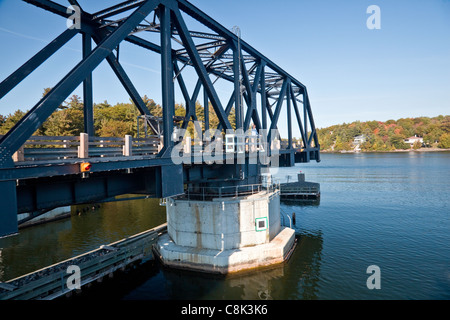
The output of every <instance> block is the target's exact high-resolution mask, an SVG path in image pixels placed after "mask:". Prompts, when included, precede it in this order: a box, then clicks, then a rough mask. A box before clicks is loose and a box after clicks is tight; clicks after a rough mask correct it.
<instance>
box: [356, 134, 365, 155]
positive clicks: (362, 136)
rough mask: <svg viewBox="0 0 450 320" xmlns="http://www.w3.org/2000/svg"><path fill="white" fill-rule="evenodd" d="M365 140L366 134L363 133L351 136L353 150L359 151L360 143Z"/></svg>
mask: <svg viewBox="0 0 450 320" xmlns="http://www.w3.org/2000/svg"><path fill="white" fill-rule="evenodd" d="M366 141H367V136H366V135H365V134H361V135H359V136H356V137H354V138H353V142H352V145H353V150H354V151H356V152H359V151H361V145H362V144H363V143H364V142H366Z"/></svg>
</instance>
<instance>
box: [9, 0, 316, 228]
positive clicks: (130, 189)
mask: <svg viewBox="0 0 450 320" xmlns="http://www.w3.org/2000/svg"><path fill="white" fill-rule="evenodd" d="M24 1H25V2H27V3H29V4H31V5H34V6H37V7H39V8H42V9H44V10H45V11H48V12H51V13H53V14H56V15H59V16H61V17H62V18H63V19H74V25H73V26H72V27H70V28H67V29H66V30H65V31H64V32H63V33H61V34H60V35H59V36H58V37H56V38H55V39H54V40H53V41H52V42H50V43H49V44H48V45H46V46H45V47H44V48H43V49H42V50H41V51H39V52H38V53H36V54H35V55H34V56H33V57H32V58H31V59H29V60H28V61H27V62H25V63H24V64H23V65H22V66H21V67H20V68H18V69H17V70H16V71H15V72H13V73H12V74H11V75H10V76H9V77H7V78H6V79H5V80H3V81H2V82H1V83H0V99H2V98H3V97H4V96H5V95H6V94H8V93H9V92H10V91H11V90H12V89H14V88H15V87H16V86H17V85H18V84H19V83H20V82H21V81H22V80H23V79H25V78H26V77H27V76H28V75H29V74H30V73H32V72H33V71H34V70H36V69H37V68H38V67H39V66H40V65H41V64H42V63H44V62H45V61H46V60H47V59H48V58H50V57H51V56H52V55H53V54H54V53H56V52H57V51H58V50H60V49H61V48H62V47H63V46H64V45H65V44H66V43H67V42H69V40H71V39H72V38H74V37H75V36H76V35H77V34H81V35H82V59H81V61H80V62H79V63H78V64H77V65H75V66H74V67H73V69H72V70H71V71H70V72H69V73H67V74H66V75H65V76H64V77H63V78H62V79H61V80H60V81H59V82H58V83H57V84H56V85H55V86H54V87H53V88H52V89H51V90H50V91H49V92H48V93H47V94H46V95H45V96H44V97H43V98H42V99H41V100H40V101H38V102H37V103H36V104H35V105H34V106H33V107H32V108H31V109H30V111H29V112H28V113H27V114H26V115H25V116H24V117H23V118H22V119H20V121H19V122H18V123H17V124H16V125H15V126H14V127H13V128H12V129H11V130H10V131H9V132H8V133H7V134H5V135H4V136H3V137H1V138H0V151H1V155H0V195H1V205H2V209H1V210H0V236H3V235H9V234H14V233H16V232H17V229H18V227H17V214H18V213H24V212H29V213H33V214H35V215H38V214H41V213H42V212H45V211H46V210H49V209H52V208H55V207H58V206H64V205H72V204H77V203H86V202H94V201H99V200H103V199H108V198H112V197H115V196H116V195H120V194H126V193H143V194H150V195H152V196H153V197H158V198H165V197H169V196H173V195H178V194H182V193H183V192H184V188H185V185H186V184H198V185H202V184H203V185H204V184H210V185H214V184H216V185H221V186H222V185H250V184H252V183H255V182H256V180H257V179H258V177H259V174H260V165H254V164H249V163H248V161H247V162H246V163H244V164H237V163H235V164H233V165H230V164H214V165H207V164H206V163H201V164H198V163H194V164H188V165H186V164H184V165H183V164H174V163H173V161H172V160H171V157H170V154H171V151H172V150H173V148H174V146H175V145H176V144H177V143H180V142H175V141H172V139H171V134H169V133H171V132H173V129H174V113H175V98H174V92H175V89H176V86H177V85H178V89H179V90H180V91H181V92H182V95H183V98H184V104H185V107H186V114H185V117H184V119H183V121H182V124H181V127H182V128H186V127H187V125H188V123H189V121H192V120H197V118H196V107H195V103H196V101H197V99H198V96H199V94H200V91H201V90H202V89H203V102H204V106H208V104H209V103H210V104H211V105H212V108H213V111H214V113H215V114H216V115H217V118H218V119H219V125H218V127H217V129H218V130H221V131H223V132H225V131H226V130H229V129H233V128H234V129H243V130H244V131H245V130H247V129H248V128H249V126H250V125H251V124H254V125H255V126H256V128H257V130H262V129H266V130H267V131H268V132H271V130H273V129H277V127H278V126H279V125H281V123H280V122H279V120H280V114H281V111H282V109H284V110H285V112H286V114H287V119H286V122H285V124H286V128H287V143H285V144H283V145H282V147H281V149H280V150H279V157H280V161H279V164H280V165H281V166H293V165H294V164H295V163H296V162H309V161H310V160H316V161H320V158H319V151H320V146H319V142H318V137H317V134H316V129H315V125H314V120H313V115H312V110H311V106H310V102H309V97H308V93H307V89H306V87H305V86H304V85H303V84H302V83H301V82H300V81H298V80H297V79H295V78H294V77H292V76H291V75H290V74H288V73H287V72H286V71H284V70H283V69H281V68H280V67H279V66H277V65H276V64H275V63H274V62H272V61H271V60H269V59H268V58H267V57H265V56H264V55H262V54H261V53H260V52H258V51H257V50H256V49H254V48H253V47H252V46H250V45H249V44H248V43H247V42H245V41H243V40H242V39H240V36H239V34H238V32H233V31H231V30H228V29H227V28H225V27H223V26H222V25H221V24H219V23H218V22H216V21H215V20H214V19H212V18H211V17H209V16H208V15H207V14H205V13H204V12H202V11H201V10H200V9H198V8H196V7H195V6H193V5H192V4H191V3H189V2H187V1H185V0H130V1H124V2H121V3H118V4H116V5H113V6H111V7H109V8H105V9H103V10H100V11H98V12H94V13H88V12H86V11H84V10H83V7H82V6H80V3H78V2H77V1H76V0H69V1H68V3H67V6H69V5H71V6H72V10H68V7H67V6H64V5H61V4H59V3H56V2H54V1H50V0H24ZM77 8H79V9H80V10H79V11H78V12H77ZM77 14H78V15H77ZM187 17H189V19H187ZM43 19H45V17H43ZM192 20H195V21H196V22H197V24H200V25H201V26H203V27H204V29H205V30H208V31H207V32H204V31H195V30H192V29H191V28H189V27H188V25H187V21H192ZM234 31H236V30H234ZM147 33H154V34H159V37H158V39H159V43H154V42H152V41H149V40H148V39H146V38H145V35H146V34H147ZM93 42H94V43H95V44H96V45H95V46H92V43H93ZM124 42H126V43H131V44H133V45H136V46H138V47H141V48H144V49H146V50H149V51H151V52H154V53H158V54H159V55H160V66H161V87H162V108H163V115H162V119H161V120H162V126H161V127H162V136H161V137H162V138H161V144H160V147H159V148H157V152H154V153H151V154H148V153H147V154H145V153H144V154H135V155H132V154H125V153H124V154H121V155H115V156H108V155H106V156H105V155H104V154H103V155H101V156H99V154H97V156H95V155H94V154H92V153H91V155H90V156H89V155H88V156H87V158H78V157H70V156H67V157H60V158H59V159H53V160H34V161H33V160H26V159H24V158H23V157H22V158H21V157H17V153H18V152H23V148H24V146H25V147H26V145H27V143H29V141H30V139H32V138H33V134H34V133H35V132H36V130H37V129H38V128H39V127H40V126H41V125H42V124H43V123H44V121H45V120H46V119H47V118H48V117H49V116H50V115H51V114H52V113H53V112H54V111H55V110H56V109H57V108H58V106H60V105H61V103H63V102H64V100H65V99H66V98H67V97H68V96H69V95H70V94H71V93H72V92H73V91H74V90H75V89H76V88H77V87H78V86H79V85H80V84H82V87H83V103H84V131H85V133H86V134H87V136H88V137H89V138H90V140H89V141H92V139H93V138H94V137H95V131H94V116H93V85H94V84H93V81H92V73H93V71H94V70H95V68H96V67H97V66H98V65H99V64H100V63H101V62H102V61H104V60H106V61H107V63H108V64H109V66H110V67H111V69H112V70H113V71H114V74H115V76H116V77H117V79H118V80H119V81H120V83H121V84H122V86H123V87H124V88H125V90H126V91H127V93H128V94H129V96H130V98H131V99H132V101H133V102H134V104H135V105H136V107H137V108H138V110H139V112H140V113H141V114H142V115H143V116H148V117H145V119H147V121H148V124H149V125H150V126H151V127H152V128H154V127H155V126H156V122H155V120H154V119H155V118H154V117H153V115H151V114H150V112H149V110H148V108H147V106H146V105H145V103H144V101H143V100H142V97H141V95H140V94H139V93H138V91H137V89H136V87H135V85H134V84H133V82H132V81H131V79H130V77H129V76H128V75H127V73H126V72H125V70H124V68H123V67H122V65H121V63H120V60H119V48H120V45H121V44H122V43H124ZM156 42H158V41H156ZM5 50H11V48H8V49H7V48H5ZM189 68H193V69H194V70H195V74H196V76H197V79H196V84H195V88H194V90H193V92H189V90H188V86H187V83H186V82H185V79H184V78H183V76H184V73H183V72H184V70H186V69H189ZM217 80H220V81H226V82H228V83H231V87H232V88H233V89H232V90H230V93H229V94H230V96H229V99H228V100H227V101H221V100H220V99H219V95H218V93H217V90H216V86H217V84H216V81H217ZM233 108H234V111H235V123H230V121H229V118H228V115H229V114H230V112H231V110H232V109H233ZM204 112H205V114H204V117H205V123H204V130H208V129H210V128H209V120H208V119H209V108H207V107H206V108H204ZM283 122H284V120H283ZM285 124H282V125H283V126H284V125H285ZM294 126H297V129H299V131H300V134H301V145H300V146H299V145H297V146H295V145H294V144H293V136H292V129H293V127H294ZM165 133H166V134H165ZM96 138H97V139H98V137H96ZM265 138H266V139H267V140H268V142H269V143H270V142H271V141H273V139H274V137H273V136H271V134H270V133H269V134H268V135H267V137H265ZM25 150H26V149H25ZM13 158H14V159H15V160H16V161H14V160H13ZM86 162H88V163H89V164H90V170H89V172H88V173H86V172H82V171H83V169H82V167H81V166H80V163H86Z"/></svg>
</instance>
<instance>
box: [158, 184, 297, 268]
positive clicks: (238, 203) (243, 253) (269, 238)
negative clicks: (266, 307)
mask: <svg viewBox="0 0 450 320" xmlns="http://www.w3.org/2000/svg"><path fill="white" fill-rule="evenodd" d="M244 187H245V190H246V192H240V191H243V190H244ZM249 190H252V191H250V192H249ZM220 194H221V195H220V196H219V195H218V194H217V193H216V195H215V196H214V197H212V198H210V199H208V200H204V201H203V200H193V199H188V198H187V196H183V197H178V198H176V197H175V198H170V199H168V200H167V203H166V211H167V233H166V234H164V235H162V236H160V238H159V239H158V241H157V243H156V244H155V251H156V252H157V255H158V256H159V258H160V260H161V262H162V263H163V264H164V265H166V266H169V267H174V268H182V269H190V270H196V271H203V272H209V273H218V274H227V273H234V272H240V271H245V270H249V269H253V268H258V267H266V266H270V265H274V264H278V263H282V262H283V261H285V259H286V258H287V257H288V256H289V254H290V252H291V250H292V249H293V247H294V243H295V232H294V230H292V229H290V228H286V227H282V226H281V224H280V192H279V190H278V189H276V188H273V187H271V188H267V189H265V188H263V187H262V186H261V185H258V186H256V185H255V186H252V188H251V189H250V187H249V186H241V187H240V190H237V189H236V195H237V196H236V195H235V196H229V195H228V196H223V195H224V194H225V195H227V193H226V192H220ZM201 198H202V197H201Z"/></svg>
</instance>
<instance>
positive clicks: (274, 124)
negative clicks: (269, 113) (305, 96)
mask: <svg viewBox="0 0 450 320" xmlns="http://www.w3.org/2000/svg"><path fill="white" fill-rule="evenodd" d="M288 82H289V78H287V79H284V81H283V85H282V86H281V91H280V95H279V96H278V102H277V106H276V108H275V113H274V114H273V117H272V122H271V123H270V130H269V133H268V135H267V138H268V140H267V141H268V142H269V143H270V139H271V138H272V130H275V129H276V127H277V122H278V117H279V116H280V111H281V106H282V105H283V100H284V97H285V96H286V88H287V85H288Z"/></svg>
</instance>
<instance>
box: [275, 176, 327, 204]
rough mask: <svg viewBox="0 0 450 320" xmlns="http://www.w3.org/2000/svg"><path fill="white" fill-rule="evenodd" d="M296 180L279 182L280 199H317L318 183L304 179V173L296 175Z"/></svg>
mask: <svg viewBox="0 0 450 320" xmlns="http://www.w3.org/2000/svg"><path fill="white" fill-rule="evenodd" d="M297 177H298V181H296V182H286V183H280V196H281V200H318V199H320V183H316V182H308V181H305V174H304V173H301V172H300V173H299V174H298V175H297Z"/></svg>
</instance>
